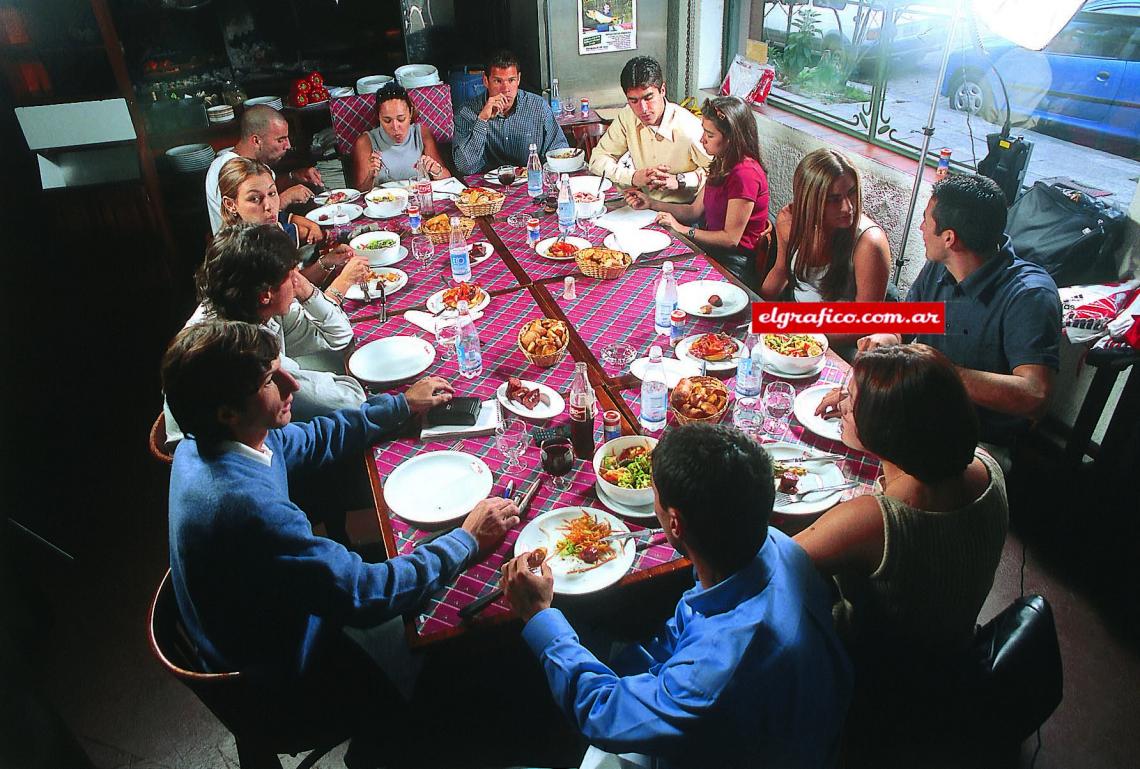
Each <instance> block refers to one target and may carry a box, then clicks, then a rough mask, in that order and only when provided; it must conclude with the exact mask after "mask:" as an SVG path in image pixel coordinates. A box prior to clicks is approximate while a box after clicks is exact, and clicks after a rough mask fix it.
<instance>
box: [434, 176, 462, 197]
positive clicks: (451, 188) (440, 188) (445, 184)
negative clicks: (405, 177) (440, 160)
mask: <svg viewBox="0 0 1140 769" xmlns="http://www.w3.org/2000/svg"><path fill="white" fill-rule="evenodd" d="M431 189H432V192H449V193H451V194H453V195H458V194H459V193H461V192H463V190H465V189H467V187H466V186H465V185H464V184H463V182H461V181H460V180H459V179H456V178H455V177H454V176H449V177H448V178H446V179H437V180H436V181H434V182H432V183H431Z"/></svg>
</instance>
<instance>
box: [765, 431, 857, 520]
mask: <svg viewBox="0 0 1140 769" xmlns="http://www.w3.org/2000/svg"><path fill="white" fill-rule="evenodd" d="M764 450H765V451H767V452H768V455H769V456H771V457H772V459H780V460H788V459H802V458H803V457H804V456H805V455H807V456H809V457H810V456H814V455H816V454H817V453H818V452H814V451H812V450H811V449H809V448H807V447H806V446H796V445H794V444H791V443H765V444H764ZM801 467H803V468H804V469H805V470H807V475H802V476H800V483H799V490H800V491H811V490H812V489H819V488H822V487H824V486H837V485H839V484H841V483H845V482H846V481H847V479H846V478H844V477H843V470H841V469H840V468H839V465H837V464H836V463H834V462H808V463H807V464H804V465H801ZM775 482H776V481H775V480H774V479H773V483H775ZM777 488H779V487H778V486H777ZM842 497H843V492H842V491H835V492H831V493H824V494H813V495H812V496H810V497H808V498H807V499H806V500H804V501H803V502H795V503H793V504H790V505H779V504H777V505H776V507H775V510H776V512H778V513H782V514H784V515H811V514H814V513H822V512H823V511H824V510H827V509H828V508H830V507H831V506H833V505H834V504H835V503H836V502H838V501H839V500H840V499H841V498H842Z"/></svg>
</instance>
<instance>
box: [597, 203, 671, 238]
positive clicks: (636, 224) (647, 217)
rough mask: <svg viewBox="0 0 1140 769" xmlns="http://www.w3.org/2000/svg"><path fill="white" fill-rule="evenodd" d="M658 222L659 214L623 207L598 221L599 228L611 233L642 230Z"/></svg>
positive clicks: (647, 210) (646, 209) (645, 209)
mask: <svg viewBox="0 0 1140 769" xmlns="http://www.w3.org/2000/svg"><path fill="white" fill-rule="evenodd" d="M655 221H657V212H656V211H650V210H649V209H648V208H643V209H641V210H640V211H637V210H635V209H632V208H630V207H629V206H622V207H621V208H615V209H614V210H613V211H610V212H608V213H606V214H604V215H603V216H601V217H600V218H599V219H598V226H599V227H605V228H606V229H607V230H609V231H610V232H617V231H618V230H640V229H643V228H645V227H648V226H649V225H651V224H653V223H654V222H655Z"/></svg>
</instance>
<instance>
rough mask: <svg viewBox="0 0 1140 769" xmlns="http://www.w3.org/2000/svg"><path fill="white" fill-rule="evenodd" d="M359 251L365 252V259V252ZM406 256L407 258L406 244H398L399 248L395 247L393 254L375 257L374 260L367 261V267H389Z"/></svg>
mask: <svg viewBox="0 0 1140 769" xmlns="http://www.w3.org/2000/svg"><path fill="white" fill-rule="evenodd" d="M361 253H365V257H364V258H365V259H367V258H368V256H367V254H366V252H361ZM407 258H408V247H407V246H400V248H399V249H397V251H396V255H395V256H385V257H383V258H381V259H377V260H376V261H375V262H369V263H368V266H369V267H391V266H392V265H393V264H399V263H400V262H402V261H404V260H405V259H407Z"/></svg>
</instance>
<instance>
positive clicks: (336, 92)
mask: <svg viewBox="0 0 1140 769" xmlns="http://www.w3.org/2000/svg"><path fill="white" fill-rule="evenodd" d="M354 93H356V92H355V91H353V90H352V89H351V88H349V87H347V86H342V85H334V86H331V87H330V88H329V97H330V98H332V99H343V98H345V97H346V96H352V95H353V94H354Z"/></svg>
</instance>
